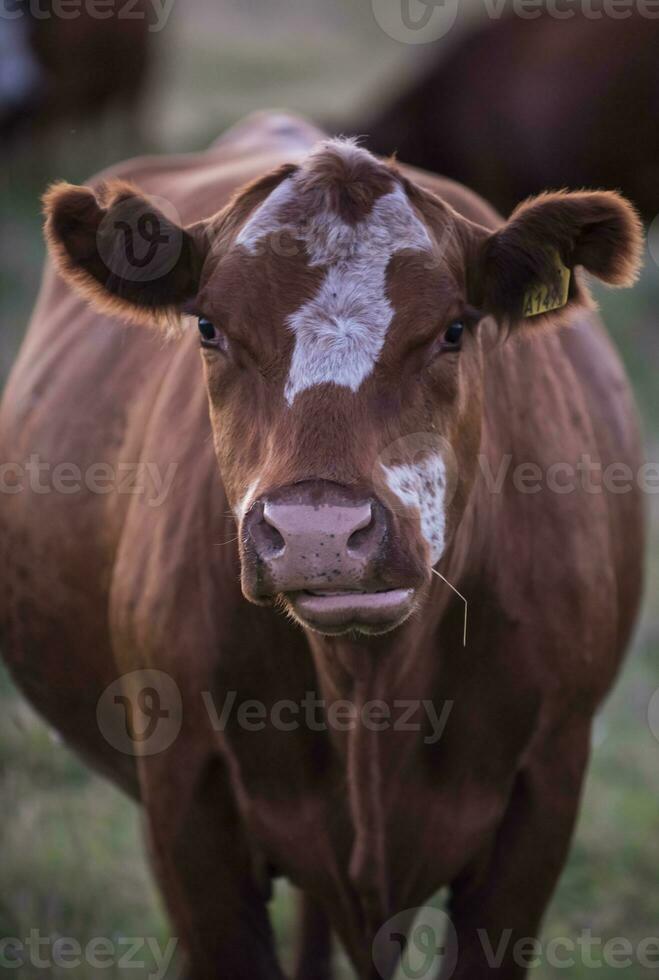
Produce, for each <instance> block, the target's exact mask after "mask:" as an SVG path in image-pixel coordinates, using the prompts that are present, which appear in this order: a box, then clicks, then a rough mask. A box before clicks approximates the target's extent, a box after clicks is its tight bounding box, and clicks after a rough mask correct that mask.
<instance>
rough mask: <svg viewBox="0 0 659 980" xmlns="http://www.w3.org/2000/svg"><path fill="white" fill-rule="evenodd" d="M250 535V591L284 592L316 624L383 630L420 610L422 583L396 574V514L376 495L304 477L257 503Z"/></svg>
mask: <svg viewBox="0 0 659 980" xmlns="http://www.w3.org/2000/svg"><path fill="white" fill-rule="evenodd" d="M242 538H243V545H244V548H243V565H245V564H247V565H248V566H250V565H251V574H250V569H249V567H248V569H245V568H244V569H243V585H244V586H245V581H246V579H247V580H248V581H249V584H248V588H247V589H246V593H247V594H248V596H249V597H250V598H255V599H256V600H257V601H264V600H266V601H267V600H268V599H272V598H274V597H276V596H283V598H284V599H285V601H286V603H287V605H288V607H289V609H290V610H291V611H292V612H293V613H294V615H295V616H296V618H297V619H298V620H300V621H301V622H302V623H303V625H305V626H308V627H310V628H311V629H315V630H317V631H319V632H322V633H344V632H347V631H349V630H359V631H361V632H366V633H382V632H386V631H387V630H390V629H392V628H393V627H395V626H397V625H398V624H399V623H401V622H402V621H403V620H404V619H406V618H407V616H408V615H409V614H410V612H411V611H412V608H413V606H414V599H415V588H414V586H412V585H410V584H409V582H406V581H396V577H397V576H396V575H393V574H392V563H391V561H389V560H388V559H390V557H391V553H390V552H391V549H390V541H389V538H390V521H389V515H388V513H387V511H386V509H385V508H384V507H383V505H382V504H381V503H380V502H379V501H378V500H376V499H375V498H373V497H369V496H368V495H365V494H359V493H357V492H355V491H353V490H351V489H348V488H346V487H342V486H339V485H337V484H334V483H329V482H327V481H324V480H310V481H305V482H303V483H296V484H294V485H292V486H288V487H284V488H282V489H280V490H278V491H276V492H275V493H272V494H268V495H266V496H264V497H261V498H260V499H259V500H257V501H256V502H255V503H254V504H253V506H252V507H251V508H250V511H249V513H248V514H247V515H246V517H245V520H244V523H243V529H242ZM399 571H400V570H399ZM246 573H247V574H246ZM250 593H251V594H250Z"/></svg>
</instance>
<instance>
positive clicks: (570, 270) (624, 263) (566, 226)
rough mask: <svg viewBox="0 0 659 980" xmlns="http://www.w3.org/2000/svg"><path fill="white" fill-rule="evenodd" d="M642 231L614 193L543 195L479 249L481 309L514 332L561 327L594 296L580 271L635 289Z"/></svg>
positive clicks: (475, 279)
mask: <svg viewBox="0 0 659 980" xmlns="http://www.w3.org/2000/svg"><path fill="white" fill-rule="evenodd" d="M642 249H643V226H642V224H641V221H640V218H639V217H638V215H637V213H636V211H635V210H634V208H633V207H632V205H631V204H630V203H629V202H628V201H626V200H625V198H623V197H621V196H620V195H619V194H616V193H615V192H613V191H587V192H586V191H584V192H579V193H568V192H566V191H563V192H558V193H553V194H541V195H540V196H539V197H536V198H532V199H530V200H529V201H526V202H525V203H523V204H521V205H520V206H519V207H518V208H517V209H516V210H515V211H514V212H513V214H512V216H511V218H510V219H509V221H508V222H507V223H506V224H505V225H504V226H503V227H502V228H501V229H500V230H499V231H497V232H495V233H494V234H490V235H489V236H487V237H486V239H485V240H484V241H482V242H481V244H480V246H479V248H478V257H477V259H476V263H475V266H476V268H475V269H474V270H473V272H474V275H473V288H474V290H475V293H476V295H475V296H474V299H475V301H476V303H477V305H478V306H479V308H480V309H482V310H484V311H486V312H487V313H490V314H492V315H493V316H494V317H496V318H497V319H498V320H499V321H501V322H505V323H507V324H508V325H509V326H512V327H514V326H517V325H520V324H524V323H529V324H531V325H532V324H535V323H542V322H545V323H547V322H550V321H551V320H552V319H554V320H556V319H560V316H561V314H562V312H563V311H565V310H567V309H568V308H569V307H570V306H572V305H574V304H576V303H582V304H587V303H588V302H589V295H588V291H587V289H586V287H585V286H584V284H583V283H582V282H581V281H580V276H579V273H578V272H577V271H576V269H577V267H579V266H580V267H582V268H584V269H585V270H586V271H587V272H590V273H591V274H592V275H594V276H596V277H597V278H598V279H601V280H602V281H603V282H606V283H609V284H610V285H612V286H630V285H631V284H632V283H633V282H635V280H636V278H637V276H638V273H639V270H640V266H641V256H642Z"/></svg>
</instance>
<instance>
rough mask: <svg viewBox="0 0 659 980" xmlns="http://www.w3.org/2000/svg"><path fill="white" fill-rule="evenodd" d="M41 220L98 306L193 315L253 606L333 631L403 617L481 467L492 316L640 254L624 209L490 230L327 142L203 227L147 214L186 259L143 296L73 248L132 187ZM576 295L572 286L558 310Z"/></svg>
mask: <svg viewBox="0 0 659 980" xmlns="http://www.w3.org/2000/svg"><path fill="white" fill-rule="evenodd" d="M92 202H93V203H92ZM47 206H48V207H49V209H50V225H49V234H50V239H51V244H54V252H55V255H56V257H57V258H58V259H59V263H60V268H61V269H62V270H63V271H64V273H65V274H67V275H68V276H69V277H70V278H71V279H72V280H73V281H74V282H75V283H76V284H77V285H78V286H81V287H82V288H83V289H85V290H87V292H90V291H91V292H93V295H94V298H95V300H96V302H97V303H98V302H100V303H101V305H103V304H104V305H105V306H106V307H107V306H108V305H109V304H110V303H112V308H113V310H114V311H115V312H116V311H117V309H118V308H119V309H120V310H121V312H122V313H124V314H128V315H129V316H132V317H133V318H134V319H138V318H139V319H144V317H145V315H147V316H148V317H149V318H151V319H154V318H155V319H158V318H161V319H162V318H163V317H164V315H165V313H167V312H170V313H171V311H172V308H174V309H175V310H176V311H177V312H178V313H181V312H183V311H184V312H185V314H186V315H187V322H188V323H189V321H190V318H191V317H194V319H195V320H196V324H197V326H196V327H194V329H198V336H199V344H200V348H201V355H202V358H203V362H204V371H205V378H206V385H207V389H208V397H209V403H210V414H211V420H212V425H213V431H214V437H215V448H216V453H217V458H218V462H219V466H220V470H221V473H222V478H223V481H224V485H225V488H226V492H227V495H228V499H229V503H230V505H231V508H232V510H233V513H234V516H235V519H236V522H237V524H238V528H239V535H238V536H239V541H240V551H241V563H242V586H243V591H244V594H245V596H246V597H247V598H248V599H250V600H252V601H255V602H272V601H274V600H276V599H278V600H280V601H283V603H284V605H285V606H286V608H287V610H288V611H289V612H292V613H293V614H294V615H295V616H296V618H297V619H298V620H300V621H301V622H302V623H303V624H304V625H306V626H309V627H311V628H313V629H317V630H320V631H321V632H325V633H340V632H344V631H346V630H360V631H363V632H370V633H378V632H384V631H386V630H389V629H391V628H393V627H395V626H397V625H398V624H400V623H401V622H402V621H403V620H404V619H405V618H407V616H409V614H410V613H411V612H412V611H413V609H414V607H415V605H416V603H417V602H418V601H419V595H420V592H421V590H422V589H423V586H424V585H425V584H426V583H427V580H428V578H429V575H430V570H431V568H432V567H433V566H434V565H435V564H436V563H437V562H439V561H440V560H441V558H442V555H443V554H444V552H445V551H446V549H447V547H448V546H449V544H450V542H451V539H452V537H453V536H454V534H455V531H456V528H457V527H458V525H459V523H460V520H461V517H462V515H463V513H464V510H465V507H466V505H467V501H468V500H469V495H470V492H471V489H472V485H473V481H474V479H475V473H476V462H477V454H478V450H479V445H480V437H481V417H482V410H483V406H482V401H483V372H484V370H486V369H487V365H486V363H485V360H484V357H483V331H484V326H483V324H484V321H485V320H486V318H487V317H488V316H489V317H490V323H492V318H494V320H496V321H499V322H500V323H505V324H506V325H507V326H508V327H510V326H518V325H520V324H521V323H523V322H524V320H525V314H526V313H528V310H525V308H524V304H525V300H526V298H527V297H528V295H529V290H531V289H533V288H535V287H536V286H539V285H541V284H544V285H545V286H549V287H551V286H552V285H553V280H554V269H555V263H556V256H557V255H559V256H560V258H561V260H562V262H563V263H565V264H566V265H567V266H568V267H569V268H573V267H574V266H575V265H577V264H582V265H585V266H586V267H587V268H589V269H590V270H591V271H593V272H595V273H596V274H598V275H599V276H600V277H601V278H603V279H605V280H607V281H610V282H623V281H627V280H629V278H630V277H631V275H632V274H633V271H634V268H635V262H636V256H637V251H638V226H637V221H636V219H635V216H634V214H633V212H632V210H631V208H629V206H628V205H627V204H626V203H625V202H623V201H622V200H621V199H620V198H618V197H617V196H615V195H612V194H579V195H567V194H561V195H551V196H545V197H543V198H540V199H538V200H537V201H536V202H532V203H530V204H527V205H525V206H524V207H523V208H521V209H519V211H518V212H517V213H516V214H515V215H514V216H513V218H512V219H511V221H510V222H509V223H508V225H506V226H504V227H503V228H502V229H501V230H500V231H498V232H495V233H491V232H489V231H487V230H486V229H484V228H481V227H479V226H476V225H474V224H472V223H470V222H468V221H466V220H465V219H463V218H462V217H460V216H459V215H458V214H457V213H456V212H455V211H453V210H452V209H451V208H450V207H449V206H448V205H446V204H444V203H443V202H442V201H440V200H439V199H437V198H436V197H433V196H432V195H430V194H429V193H427V192H425V191H422V190H421V189H420V188H418V187H416V186H414V185H412V184H410V183H409V181H407V180H405V179H404V178H403V177H402V176H401V175H400V174H399V173H398V172H397V171H396V170H395V169H394V168H393V167H391V166H389V165H386V164H383V163H381V162H379V161H377V160H376V159H375V158H373V157H372V156H370V155H369V154H368V153H367V152H366V151H364V150H362V149H360V148H358V147H356V146H354V145H353V144H352V143H350V142H337V141H330V142H328V143H325V144H321V146H320V147H319V148H318V149H317V150H315V151H314V152H312V153H311V154H310V155H309V156H308V158H307V159H306V160H305V161H303V163H302V164H301V165H299V166H295V167H293V166H291V167H285V168H282V169H281V170H280V171H279V172H277V173H276V174H271V175H269V176H268V177H266V178H264V179H263V180H261V181H259V182H257V183H256V184H254V185H252V186H250V187H248V188H247V189H246V190H245V191H244V192H242V193H241V194H240V195H239V196H238V197H237V198H236V199H235V200H234V201H233V202H232V203H231V204H230V205H229V207H228V208H226V209H225V211H224V212H222V213H220V214H219V215H217V216H215V217H214V218H212V219H209V220H208V221H207V222H204V223H202V224H201V225H196V226H194V227H192V228H189V229H187V230H186V231H183V230H181V229H175V228H172V227H171V226H170V225H168V224H167V221H166V219H165V218H164V217H163V216H162V215H159V216H158V221H157V223H158V225H159V229H160V231H161V232H163V233H162V234H161V235H160V238H161V239H162V240H163V246H162V247H163V248H164V247H165V245H164V241H165V240H166V239H168V238H175V239H176V240H177V243H178V245H177V247H178V253H177V256H176V259H175V261H174V260H173V259H172V257H171V256H170V260H169V261H168V262H164V263H163V266H162V267H164V266H169V268H168V269H167V271H166V272H165V273H164V274H162V275H160V276H159V278H158V279H156V280H155V281H154V280H153V278H152V279H151V280H150V281H139V282H137V283H136V281H135V277H134V276H133V277H130V278H129V277H127V276H126V277H124V276H122V275H117V269H116V265H117V261H118V260H117V248H118V245H117V243H116V242H114V241H112V242H111V243H110V245H109V246H108V243H107V241H102V242H101V246H102V247H101V248H99V249H98V252H97V254H95V255H94V257H93V261H90V260H89V258H85V257H84V256H83V254H82V253H83V252H84V253H86V254H87V255H88V253H89V252H90V243H89V242H88V241H85V242H84V243H83V244H81V242H82V241H83V239H84V235H82V234H81V231H80V228H81V226H82V225H86V228H87V231H88V233H89V235H88V237H90V235H91V231H93V234H94V238H95V239H98V238H99V230H98V229H99V226H100V225H101V224H102V225H103V226H107V225H108V224H110V226H111V225H112V222H108V221H107V216H108V214H110V216H111V215H112V213H113V209H115V210H116V211H117V213H118V212H119V209H123V210H124V211H125V209H126V208H127V207H129V208H133V209H135V208H141V209H142V211H144V210H145V209H147V210H148V209H150V210H151V211H152V210H153V208H152V207H151V206H150V205H149V204H148V203H147V202H145V201H144V200H143V199H141V198H138V197H136V196H135V195H134V192H132V191H130V190H127V189H126V188H125V187H120V188H118V189H117V190H116V191H115V192H114V196H113V197H111V198H110V199H109V201H108V203H106V205H105V208H100V207H99V206H98V203H97V202H96V200H95V199H94V198H93V197H92V196H91V194H90V193H89V192H84V191H80V190H76V189H69V188H64V189H62V188H56V189H55V191H54V192H51V195H50V198H49V200H48V205H47ZM94 209H95V210H96V212H98V214H94ZM90 212H91V213H90ZM99 214H100V215H101V218H99V217H98V215H99ZM92 218H93V220H92ZM132 220H133V221H134V222H135V216H134V215H133V219H132ZM124 223H125V222H124ZM114 224H115V225H120V222H119V221H116V222H114ZM170 231H171V232H172V234H169V232H170ZM102 234H106V232H103V233H102ZM113 249H114V251H113ZM107 254H111V256H112V262H111V263H110V264H111V265H112V266H113V270H112V274H110V273H109V272H108V269H107V267H106V266H107V265H108V263H107V261H104V260H103V256H104V255H107ZM83 259H84V260H83ZM104 267H105V268H104ZM99 282H101V283H102V284H103V287H104V290H105V292H104V293H101V292H100V290H99V287H98V283H99ZM110 295H111V297H112V298H111V299H109V298H108V297H109V296H110ZM582 300H583V295H582V288H581V286H580V284H579V281H578V278H576V277H575V276H574V275H573V276H572V281H571V285H570V292H569V299H568V301H567V304H565V305H567V306H569V305H572V304H574V303H576V302H580V301H582ZM118 304H119V306H118ZM145 311H146V314H145ZM533 312H535V310H534V311H533ZM551 316H552V314H549V313H547V314H544V315H540V316H539V317H538V320H543V319H544V320H547V319H549V318H551ZM553 316H554V318H555V317H556V314H553Z"/></svg>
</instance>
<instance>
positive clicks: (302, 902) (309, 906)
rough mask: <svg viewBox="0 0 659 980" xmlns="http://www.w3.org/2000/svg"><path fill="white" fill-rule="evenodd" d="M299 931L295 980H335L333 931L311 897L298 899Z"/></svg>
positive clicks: (302, 896)
mask: <svg viewBox="0 0 659 980" xmlns="http://www.w3.org/2000/svg"><path fill="white" fill-rule="evenodd" d="M298 905H299V916H300V930H299V943H298V950H297V962H296V966H295V974H294V975H295V980H332V976H333V971H332V928H331V926H330V922H329V918H328V917H327V913H326V912H325V910H324V909H323V908H322V907H321V906H320V905H319V904H318V902H316V901H315V900H314V899H313V898H311V896H310V895H307V894H302V895H300V897H299V903H298Z"/></svg>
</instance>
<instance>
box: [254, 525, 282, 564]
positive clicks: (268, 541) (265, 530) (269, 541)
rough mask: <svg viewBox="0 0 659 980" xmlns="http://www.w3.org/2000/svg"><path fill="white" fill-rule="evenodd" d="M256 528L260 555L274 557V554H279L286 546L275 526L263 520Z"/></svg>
mask: <svg viewBox="0 0 659 980" xmlns="http://www.w3.org/2000/svg"><path fill="white" fill-rule="evenodd" d="M258 530H259V533H258V539H259V552H260V554H261V556H262V557H265V556H267V557H274V555H278V554H281V552H282V551H283V550H284V548H285V547H286V542H285V541H284V538H283V536H282V535H281V533H280V532H279V531H278V530H277V528H276V527H275V526H274V525H273V524H268V522H267V521H265V520H264V521H261V523H260V524H259V528H258Z"/></svg>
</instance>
